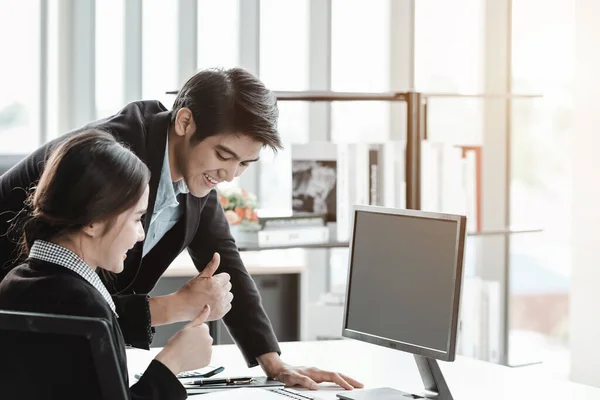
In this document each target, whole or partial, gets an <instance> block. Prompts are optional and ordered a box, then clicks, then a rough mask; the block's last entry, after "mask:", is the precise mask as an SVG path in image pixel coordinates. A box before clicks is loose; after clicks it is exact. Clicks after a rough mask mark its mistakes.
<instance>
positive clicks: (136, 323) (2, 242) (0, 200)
mask: <svg viewBox="0 0 600 400" xmlns="http://www.w3.org/2000/svg"><path fill="white" fill-rule="evenodd" d="M277 118H278V110H277V102H276V99H275V97H274V95H273V93H272V92H270V91H269V90H268V89H267V88H266V87H265V86H264V85H263V84H262V82H260V81H259V80H258V79H257V78H255V77H254V76H253V75H251V74H250V73H248V72H246V71H245V70H243V69H239V68H234V69H230V70H225V71H224V70H206V71H201V72H199V73H197V74H196V75H194V76H193V77H192V78H191V79H190V80H189V81H188V82H186V83H185V85H184V86H183V87H182V88H181V90H180V91H179V93H178V95H177V98H176V99H175V102H174V105H173V109H172V110H171V111H169V110H167V109H166V108H165V107H164V106H163V105H162V104H160V103H159V102H157V101H139V102H135V103H131V104H129V105H127V106H126V107H125V108H124V109H122V110H121V111H120V112H119V113H117V114H115V115H113V116H111V117H108V118H105V119H103V120H99V121H95V122H92V123H90V124H89V125H87V126H85V127H83V128H81V129H79V130H76V131H73V132H70V133H68V134H66V135H64V136H62V137H60V138H58V139H56V140H54V141H52V142H50V143H48V144H46V145H44V146H42V147H41V148H39V149H38V150H36V151H35V152H34V153H33V154H31V155H30V156H29V157H27V158H26V159H25V160H23V161H21V162H20V163H19V164H18V165H17V166H15V167H14V168H12V169H11V170H10V171H8V172H7V173H6V174H4V175H2V177H0V267H3V273H1V274H0V277H3V276H4V275H5V274H6V272H7V270H8V269H9V268H10V267H11V266H14V265H15V263H16V261H17V260H16V255H17V253H18V252H17V251H16V249H15V243H14V240H12V239H13V238H11V230H10V229H9V227H10V226H11V224H12V222H15V221H18V219H19V218H18V216H17V218H14V217H15V215H16V214H17V213H18V212H19V211H20V210H21V209H22V208H23V206H24V205H25V204H26V200H27V195H28V192H29V191H30V189H31V188H32V187H34V186H35V183H36V182H37V180H38V179H39V177H40V174H41V171H42V169H43V167H44V162H45V160H46V159H47V157H48V155H49V153H50V152H51V151H52V149H53V148H54V147H55V146H56V145H57V144H58V143H60V142H62V141H63V140H65V139H66V138H67V137H69V136H71V135H77V134H78V133H80V132H82V131H84V130H86V129H89V128H96V129H100V130H104V131H107V132H109V133H111V134H112V135H114V136H115V137H116V138H117V139H118V140H120V141H121V142H123V143H125V144H127V145H128V146H129V147H130V148H131V149H132V150H133V151H134V152H135V153H136V154H137V155H138V157H140V158H141V159H142V160H143V161H144V162H145V163H146V164H147V165H148V167H149V168H150V171H151V180H150V185H149V186H150V197H149V203H148V211H147V214H146V217H145V221H144V230H145V232H146V239H145V241H144V242H143V243H138V244H137V245H136V246H134V247H133V248H132V249H131V250H130V251H129V253H128V254H127V257H126V259H125V262H124V263H125V266H124V270H123V272H122V273H121V274H119V275H111V276H108V275H107V276H103V279H104V281H105V283H106V286H107V287H108V288H109V290H110V291H111V293H112V294H113V299H114V301H115V304H116V307H117V314H118V315H119V324H120V325H121V328H122V330H123V333H124V337H125V341H126V342H127V343H128V344H130V345H133V346H136V347H142V348H148V347H149V343H150V341H151V340H152V332H153V331H152V330H151V328H150V326H158V325H162V324H169V323H174V322H180V321H187V320H192V319H193V318H194V317H195V316H196V315H198V314H199V313H200V312H201V310H202V308H203V307H204V305H205V304H209V305H210V306H211V314H210V316H209V319H208V320H217V319H220V318H223V319H224V322H225V324H226V325H227V327H228V329H229V332H230V334H231V335H232V337H233V339H234V340H235V342H236V343H237V344H238V346H239V347H240V349H241V351H242V353H243V355H244V357H245V359H246V362H247V363H248V365H249V366H255V365H258V364H260V365H261V367H262V368H263V370H264V371H265V373H266V374H267V375H268V376H270V377H273V378H275V379H278V380H280V381H282V382H284V383H285V384H287V385H302V386H304V387H307V388H312V389H316V387H317V385H316V383H318V382H325V381H332V382H335V383H337V384H339V385H340V386H342V387H344V388H346V389H352V387H361V386H362V385H361V384H360V383H358V382H356V381H355V380H353V379H351V378H349V377H346V376H343V375H341V374H337V373H333V372H328V371H322V370H319V369H316V368H299V367H294V366H290V365H287V364H285V363H284V362H283V361H282V360H281V358H280V350H279V346H278V343H277V339H276V337H275V335H274V333H273V329H272V327H271V323H270V321H269V319H268V318H267V315H266V314H265V311H264V309H263V308H262V305H261V303H260V295H259V293H258V290H257V288H256V285H255V284H254V282H253V280H252V278H251V277H250V276H249V275H248V273H247V272H246V269H245V267H244V265H243V263H242V261H241V259H240V255H239V253H238V251H237V247H236V244H235V242H234V240H233V238H232V236H231V234H230V232H229V225H228V223H227V220H226V219H225V215H224V213H223V209H222V208H221V205H220V203H219V201H218V198H217V193H216V191H215V190H213V189H214V188H215V187H216V186H217V185H218V184H219V183H220V182H222V181H231V180H233V179H234V178H235V177H237V176H240V175H241V174H243V173H244V171H245V170H246V169H247V168H248V167H249V166H250V164H252V163H254V162H256V161H258V159H259V153H260V151H261V149H262V148H263V147H270V148H271V149H272V150H274V151H277V150H278V149H281V147H282V146H281V140H280V137H279V134H278V132H277ZM107 168H110V166H107ZM68 195H69V194H68V193H65V196H68ZM4 232H8V234H4ZM186 248H187V249H188V252H189V254H190V256H191V258H192V260H193V262H194V265H195V266H196V268H197V269H198V270H199V271H200V274H199V275H198V276H197V277H196V278H194V279H192V280H190V281H189V282H187V283H186V284H185V285H184V286H183V287H182V288H180V289H179V290H178V291H177V292H175V293H172V294H170V295H167V296H160V297H155V298H148V296H147V295H146V294H147V293H149V292H150V290H151V289H152V288H153V287H154V285H155V284H156V282H157V281H158V279H159V278H160V277H161V275H162V274H163V273H164V271H165V270H166V269H167V267H168V266H169V265H170V264H171V262H172V261H173V260H174V259H175V257H177V256H178V255H179V254H180V253H181V251H183V250H184V249H186ZM217 268H219V271H220V272H221V273H219V274H216V275H214V273H215V271H216V270H217ZM230 290H231V291H233V292H230Z"/></svg>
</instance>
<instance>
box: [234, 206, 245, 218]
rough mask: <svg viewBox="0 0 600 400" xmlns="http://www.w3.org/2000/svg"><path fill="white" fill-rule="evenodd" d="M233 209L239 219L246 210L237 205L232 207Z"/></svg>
mask: <svg viewBox="0 0 600 400" xmlns="http://www.w3.org/2000/svg"><path fill="white" fill-rule="evenodd" d="M233 211H234V212H235V213H236V214H237V215H238V216H239V217H240V220H241V219H243V218H244V216H245V215H246V210H244V209H243V208H242V207H239V206H238V207H236V208H234V209H233Z"/></svg>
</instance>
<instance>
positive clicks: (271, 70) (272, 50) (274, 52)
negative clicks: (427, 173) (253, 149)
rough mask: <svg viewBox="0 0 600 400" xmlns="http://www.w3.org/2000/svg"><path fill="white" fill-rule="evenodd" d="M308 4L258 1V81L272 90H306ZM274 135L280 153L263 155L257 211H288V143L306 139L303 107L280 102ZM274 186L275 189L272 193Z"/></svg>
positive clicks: (301, 0)
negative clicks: (281, 145) (280, 146)
mask: <svg viewBox="0 0 600 400" xmlns="http://www.w3.org/2000/svg"><path fill="white" fill-rule="evenodd" d="M308 7H309V2H308V0H294V1H286V2H283V1H280V0H262V1H261V2H260V23H261V26H260V39H261V40H260V78H261V80H262V81H263V82H264V83H265V85H266V86H267V87H268V88H269V89H271V90H307V89H308V88H309V86H308V79H309V77H308V39H309V32H308V11H309V8H308ZM278 106H279V125H278V128H279V132H280V133H281V136H282V138H283V143H284V146H285V150H283V151H281V152H279V153H278V154H277V155H276V156H274V155H273V154H272V153H271V151H270V150H268V149H267V150H266V151H264V152H263V155H262V157H261V161H260V165H261V169H260V195H259V200H260V207H261V208H269V209H286V210H289V209H291V201H292V199H291V195H290V193H291V191H292V180H291V175H292V171H291V143H298V142H304V141H307V140H308V103H305V102H287V101H280V102H279V103H278ZM273 188H277V190H273Z"/></svg>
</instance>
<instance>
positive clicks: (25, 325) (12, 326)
mask: <svg viewBox="0 0 600 400" xmlns="http://www.w3.org/2000/svg"><path fill="white" fill-rule="evenodd" d="M110 332H111V328H110V327H109V325H108V322H107V321H106V320H104V319H101V318H90V317H78V316H67V315H54V314H39V313H31V312H15V311H5V310H0V349H2V348H3V347H4V346H23V351H21V352H19V353H18V357H19V360H20V361H21V362H19V363H14V362H13V360H11V359H10V358H9V357H8V356H7V355H6V354H7V352H2V354H3V355H2V357H0V373H1V374H0V382H2V385H0V386H1V387H2V389H0V391H1V392H2V394H3V395H8V397H10V398H12V397H11V396H10V395H9V394H10V393H16V395H18V396H19V397H22V396H24V395H25V393H28V392H27V390H26V388H24V387H23V382H30V383H31V385H33V386H32V388H36V385H39V383H36V377H37V376H39V375H41V374H42V375H43V374H46V376H48V375H49V376H51V377H55V376H56V377H60V380H59V379H57V381H60V382H67V384H68V382H70V381H69V377H62V376H61V374H64V371H60V370H56V368H53V366H54V365H55V363H54V358H53V357H54V356H48V357H40V356H39V354H40V352H39V351H38V348H40V347H41V346H46V347H50V348H51V350H53V351H54V352H55V353H56V355H55V356H56V357H61V356H62V357H68V356H69V354H70V353H72V352H79V353H80V354H81V356H80V357H79V358H78V359H87V360H89V362H90V364H91V365H93V368H91V369H90V368H81V371H95V373H94V375H95V376H88V375H85V376H84V375H82V374H83V372H81V371H80V373H79V378H81V379H82V380H83V381H85V382H89V392H88V393H82V394H81V396H82V398H84V397H85V398H94V399H102V400H126V399H128V398H129V395H128V394H127V386H126V384H125V380H124V378H123V376H122V375H121V373H120V371H121V369H120V366H119V364H118V361H117V353H116V348H115V343H114V340H113V338H112V336H111V334H110ZM45 350H47V348H46V349H45ZM9 354H15V353H14V352H11V353H9ZM44 354H49V353H48V352H47V351H44ZM23 360H25V361H27V362H25V363H23V362H22V361H23ZM17 365H19V370H16V368H17V367H16V366H17ZM86 367H87V365H86ZM73 370H74V371H77V366H73ZM86 374H87V373H86ZM11 376H12V378H13V379H11ZM79 383H81V382H79ZM36 390H37V389H36ZM61 390H63V391H65V393H70V392H68V390H70V389H65V387H62V388H61ZM32 393H37V392H35V390H34V391H33V392H32ZM25 396H26V395H25ZM28 398H29V397H28Z"/></svg>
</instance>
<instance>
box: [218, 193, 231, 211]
mask: <svg viewBox="0 0 600 400" xmlns="http://www.w3.org/2000/svg"><path fill="white" fill-rule="evenodd" d="M219 201H220V202H221V207H223V209H226V208H227V207H229V199H228V198H227V197H225V196H219Z"/></svg>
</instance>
